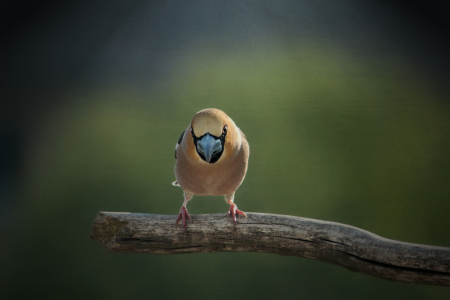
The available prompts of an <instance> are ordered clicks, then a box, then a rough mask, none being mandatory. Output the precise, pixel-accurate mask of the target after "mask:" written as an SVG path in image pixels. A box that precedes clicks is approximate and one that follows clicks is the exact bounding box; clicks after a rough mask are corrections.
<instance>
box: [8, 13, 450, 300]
mask: <svg viewBox="0 0 450 300" xmlns="http://www.w3.org/2000/svg"><path fill="white" fill-rule="evenodd" d="M96 17H97V16H94V17H93V18H96ZM158 20H159V19H158ZM282 22H284V21H282ZM286 22H288V21H286ZM50 24H52V23H50ZM131 28H134V29H133V30H132V29H131ZM136 28H140V27H133V26H131V25H130V26H129V27H125V29H123V28H122V30H124V31H125V32H128V31H129V32H136ZM278 29H280V28H278ZM74 32H75V31H74ZM280 32H281V30H279V31H278V32H271V31H270V30H267V31H266V32H265V34H264V35H263V36H258V37H254V38H250V39H249V40H247V41H240V42H236V43H235V44H228V43H227V46H226V47H225V46H224V45H225V42H224V41H230V40H233V39H231V38H224V41H222V40H220V39H221V38H219V37H215V39H214V38H212V37H211V36H208V37H206V36H205V35H201V34H199V35H198V36H197V37H195V38H192V41H191V43H190V44H189V45H190V46H189V47H186V48H184V49H183V51H182V55H177V56H176V58H174V60H173V61H171V63H170V64H169V63H167V66H166V68H165V69H164V72H162V73H160V74H159V75H158V76H157V79H156V80H153V79H152V80H151V81H150V80H148V79H146V78H144V79H142V78H141V79H142V81H141V82H139V83H137V82H135V81H133V80H132V77H133V76H137V77H139V76H141V75H140V74H137V75H136V72H135V71H136V70H135V69H136V68H137V67H136V66H134V67H130V69H128V70H126V69H125V70H122V71H121V72H122V73H121V75H120V76H121V77H120V78H122V80H113V79H111V78H109V79H108V77H107V76H108V75H107V73H108V70H109V71H111V70H114V68H113V67H110V68H109V69H108V68H106V67H104V68H103V69H101V68H100V71H99V70H98V69H97V73H95V71H94V68H92V69H88V70H89V71H92V72H93V74H92V73H89V72H86V73H89V75H86V77H85V81H84V82H83V81H81V83H80V82H79V81H78V82H75V83H73V82H72V84H65V85H64V86H59V87H58V89H55V90H54V91H53V92H52V93H47V94H48V95H49V96H48V98H50V99H53V100H52V101H54V103H57V104H55V105H52V106H51V109H48V110H46V111H45V114H42V115H41V117H40V118H38V120H39V122H37V125H36V128H35V129H34V130H32V131H31V133H30V134H29V135H28V140H27V141H28V142H27V143H26V149H25V150H24V151H23V159H22V164H21V167H20V170H19V172H18V174H19V175H18V176H17V178H16V181H15V182H14V188H15V191H16V192H15V194H14V195H15V196H14V197H15V198H14V205H12V208H11V210H10V211H9V213H8V214H7V215H4V216H3V220H2V224H3V226H2V227H1V231H0V233H1V234H2V237H3V239H2V242H1V244H2V246H1V248H0V254H1V256H0V264H1V268H0V279H1V283H0V286H1V287H2V289H1V295H2V296H0V297H1V298H2V299H30V298H33V299H80V298H82V299H146V298H147V299H212V298H213V299H230V298H231V299H275V298H276V299H308V298H313V299H449V298H450V289H449V288H448V287H435V286H426V285H414V284H406V283H398V282H391V281H387V280H382V279H378V278H374V277H371V276H368V275H363V274H359V273H354V272H351V271H348V270H346V269H344V268H342V267H338V266H334V265H330V264H327V263H324V262H320V261H314V260H309V259H305V258H297V257H285V256H277V255H272V254H261V253H212V254H184V255H173V256H156V255H147V254H134V253H127V254H119V253H105V252H104V248H103V246H102V245H101V244H99V243H97V242H95V241H92V240H89V239H88V236H89V234H90V233H91V229H92V223H93V220H94V218H95V216H96V214H97V213H98V212H99V211H125V212H140V213H151V214H169V215H173V218H174V221H175V218H176V214H178V212H179V209H180V207H181V205H182V203H183V195H182V190H181V189H179V188H176V187H173V186H172V185H171V182H172V181H174V180H175V176H174V172H173V168H174V165H175V159H174V147H175V144H176V142H177V140H178V138H179V135H180V133H181V132H182V131H183V130H184V129H185V128H186V127H187V126H188V124H189V122H190V121H191V119H192V117H193V116H194V114H195V113H196V112H198V111H199V110H201V109H204V108H208V107H214V108H219V109H222V110H223V111H225V112H226V113H227V114H228V115H229V116H230V117H231V118H232V119H233V120H234V121H235V123H236V124H237V125H238V126H239V127H240V128H241V129H242V130H243V132H244V133H245V134H246V136H247V138H248V141H249V144H250V161H249V170H248V173H247V176H246V178H245V180H244V182H243V184H242V185H241V187H240V188H239V189H238V190H237V192H236V196H235V203H236V204H237V205H238V207H239V209H241V210H243V211H245V212H260V213H273V214H285V215H293V216H301V217H307V218H315V219H320V220H326V221H335V222H341V223H344V224H349V225H352V226H356V227H359V228H362V229H365V230H368V231H370V232H373V233H375V234H378V235H380V236H383V237H386V238H390V239H395V240H400V241H405V242H411V243H420V244H430V245H439V246H445V247H450V235H449V228H450V218H449V212H450V201H449V199H450V155H449V149H450V106H449V102H448V94H447V93H445V92H443V91H444V90H443V89H442V86H440V85H439V82H440V81H439V80H437V79H436V78H438V77H439V76H438V75H436V74H438V73H437V72H435V71H434V70H431V69H427V68H426V67H424V65H421V64H419V63H418V62H417V61H418V60H416V59H414V58H412V56H410V55H407V54H405V53H404V52H402V51H401V50H400V49H397V50H393V49H390V50H389V51H381V50H380V48H371V47H366V48H364V51H362V52H358V51H360V50H361V49H362V48H359V49H360V50H358V51H357V50H355V48H353V47H352V46H351V45H348V44H345V43H343V42H342V40H341V39H337V38H336V39H333V38H332V37H330V36H329V37H328V38H326V39H324V38H321V37H320V36H315V35H314V34H308V35H301V36H300V35H299V34H296V33H292V32H287V31H286V32H284V33H280ZM73 34H75V33H73ZM127 34H128V33H127ZM234 34H236V33H234ZM119 36H120V35H119ZM331 36H332V35H331ZM149 40H151V38H149ZM233 41H234V40H233ZM118 43H119V42H118ZM122 46H123V45H122ZM126 47H129V48H126ZM146 47H147V46H145V45H144V46H142V45H140V44H132V45H126V46H123V49H121V50H120V51H124V52H125V51H126V49H132V51H133V53H134V52H139V51H144V52H146V51H148V52H149V53H150V52H151V50H152V49H150V48H146ZM155 47H158V45H155ZM380 47H381V46H380ZM50 49H52V51H53V52H57V51H59V50H58V49H59V48H57V47H56V48H51V47H50ZM55 49H56V50H55ZM89 49H90V48H89ZM124 49H125V50H124ZM90 50H92V49H90ZM90 50H89V51H90ZM163 50H166V48H163ZM384 50H386V49H384ZM80 51H81V50H80ZM92 51H94V50H92ZM167 51H169V52H170V51H172V50H171V48H170V47H168V48H167ZM78 53H81V52H78ZM100 53H101V54H102V55H99V57H101V58H96V59H97V60H100V61H101V59H105V60H106V59H107V58H105V57H106V56H107V55H110V56H113V55H117V56H120V53H121V52H119V53H112V54H111V53H106V52H100ZM145 55H151V54H148V53H147V54H145ZM145 55H144V56H145ZM127 59H128V58H127ZM129 59H130V61H131V58H129ZM137 61H139V59H137ZM75 63H76V61H75ZM99 64H100V65H101V63H99ZM97 66H98V65H97ZM122 67H123V66H122ZM118 68H119V67H118ZM133 68H135V69H133ZM140 71H142V70H140ZM147 71H148V72H150V73H151V72H152V67H151V66H148V69H147ZM101 72H104V73H105V74H106V75H105V74H103V75H102V76H103V77H101V78H106V79H103V80H99V79H98V78H97V77H99V76H100V75H99V74H100V73H101ZM89 76H92V77H89ZM127 76H129V77H130V78H131V79H130V78H128V77H127ZM56 77H57V76H55V79H54V80H55V81H56V80H57V79H56ZM141 77H145V76H144V75H142V76H141ZM18 78H19V79H23V80H24V82H25V79H26V78H27V77H25V76H24V77H18ZM118 78H119V76H118ZM123 78H128V80H123ZM116 79H117V78H116ZM51 80H53V79H51ZM51 80H50V82H51ZM146 80H148V82H147V81H146ZM92 82H95V84H93V83H92ZM147 83H148V86H147ZM18 86H20V85H18ZM143 87H145V88H143ZM15 88H16V89H17V90H20V88H19V87H15ZM47 94H46V95H47ZM40 97H41V98H40V99H44V97H43V96H42V94H40ZM30 105H31V104H30ZM31 107H32V106H31ZM27 124H28V126H30V124H33V121H30V123H27ZM30 127H33V126H30ZM188 209H189V212H190V213H191V214H209V213H211V214H212V213H223V215H224V217H225V213H226V212H227V210H228V206H227V205H226V203H225V202H224V200H223V198H222V197H194V198H193V200H192V201H190V202H189V204H188ZM238 226H239V225H238ZM3 297H5V298H3Z"/></svg>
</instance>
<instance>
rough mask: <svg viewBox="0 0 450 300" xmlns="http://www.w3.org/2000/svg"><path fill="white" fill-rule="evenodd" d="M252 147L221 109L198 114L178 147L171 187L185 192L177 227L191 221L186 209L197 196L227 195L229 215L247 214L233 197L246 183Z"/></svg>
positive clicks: (233, 217) (211, 109) (182, 135)
mask: <svg viewBox="0 0 450 300" xmlns="http://www.w3.org/2000/svg"><path fill="white" fill-rule="evenodd" d="M249 155H250V147H249V144H248V142H247V138H246V136H245V134H244V133H243V132H242V130H240V129H239V128H238V127H237V126H236V124H235V123H234V122H233V120H232V119H231V118H230V117H229V116H228V115H227V114H226V113H225V112H223V111H222V110H220V109H216V108H207V109H204V110H201V111H199V112H198V113H196V114H195V116H194V118H193V119H192V121H191V123H190V124H189V126H188V127H187V128H186V130H184V131H183V132H182V133H181V136H180V138H179V139H178V142H177V144H176V146H175V159H176V163H175V178H176V181H174V182H173V183H172V184H173V185H175V186H179V187H181V188H182V189H183V192H184V203H183V205H182V206H181V209H180V213H179V214H178V217H177V219H176V222H175V223H176V224H178V222H179V221H180V220H182V221H183V227H184V228H185V229H186V226H187V225H186V219H189V220H190V221H192V218H191V216H190V215H189V213H188V210H187V208H186V205H187V202H188V201H189V200H191V199H192V197H193V196H194V195H196V196H208V195H212V196H224V198H225V202H226V203H228V204H229V205H230V208H229V210H228V214H227V215H228V216H231V217H232V219H233V221H234V225H236V216H237V215H242V216H245V217H247V215H246V214H245V213H244V212H243V211H241V210H239V209H238V208H237V206H236V204H234V194H235V192H236V190H237V189H238V187H239V186H240V185H241V183H242V182H243V181H244V178H245V175H246V173H247V169H248V159H249Z"/></svg>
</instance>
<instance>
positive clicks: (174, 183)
mask: <svg viewBox="0 0 450 300" xmlns="http://www.w3.org/2000/svg"><path fill="white" fill-rule="evenodd" d="M172 185H173V186H180V185H179V184H178V181H176V180H175V181H174V182H172Z"/></svg>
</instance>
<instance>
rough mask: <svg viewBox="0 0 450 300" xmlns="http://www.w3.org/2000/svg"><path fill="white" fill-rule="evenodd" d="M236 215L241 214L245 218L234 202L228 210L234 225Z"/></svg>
mask: <svg viewBox="0 0 450 300" xmlns="http://www.w3.org/2000/svg"><path fill="white" fill-rule="evenodd" d="M236 215H242V216H244V217H246V218H247V215H246V214H245V212H243V211H242V210H239V209H238V208H237V205H236V204H234V203H233V204H231V206H230V209H229V210H228V216H229V217H232V218H233V221H234V225H236Z"/></svg>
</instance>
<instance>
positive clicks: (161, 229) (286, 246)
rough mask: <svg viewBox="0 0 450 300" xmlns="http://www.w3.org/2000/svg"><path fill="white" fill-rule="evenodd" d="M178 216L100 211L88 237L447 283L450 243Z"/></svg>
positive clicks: (296, 223)
mask: <svg viewBox="0 0 450 300" xmlns="http://www.w3.org/2000/svg"><path fill="white" fill-rule="evenodd" d="M247 216H248V218H239V219H238V224H237V225H236V226H234V224H233V223H232V222H231V220H230V218H227V217H225V215H224V214H214V215H192V222H188V228H187V230H184V229H183V227H182V226H181V225H175V219H176V216H167V215H150V214H137V213H124V212H100V213H99V214H98V215H97V218H96V219H95V221H94V228H93V233H92V235H91V236H90V238H91V239H93V240H97V241H99V242H101V243H103V245H105V247H106V251H108V252H143V253H151V254H178V253H198V252H233V251H234V252H266V253H274V254H281V255H292V256H300V257H306V258H312V259H317V260H321V261H325V262H329V263H332V264H336V265H339V266H342V267H345V268H347V269H349V270H351V271H356V272H361V273H364V274H368V275H372V276H376V277H380V278H384V279H390V280H394V281H402V282H410V283H419V284H433V285H444V286H450V248H445V247H436V246H427V245H418V244H410V243H404V242H399V241H394V240H389V239H386V238H382V237H380V236H377V235H375V234H373V233H370V232H368V231H365V230H362V229H359V228H356V227H353V226H349V225H345V224H340V223H334V222H327V221H321V220H314V219H307V218H300V217H293V216H285V215H273V214H260V213H247Z"/></svg>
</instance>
